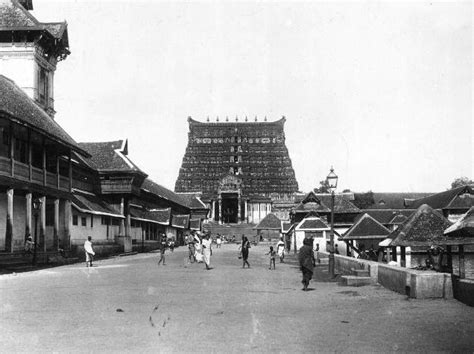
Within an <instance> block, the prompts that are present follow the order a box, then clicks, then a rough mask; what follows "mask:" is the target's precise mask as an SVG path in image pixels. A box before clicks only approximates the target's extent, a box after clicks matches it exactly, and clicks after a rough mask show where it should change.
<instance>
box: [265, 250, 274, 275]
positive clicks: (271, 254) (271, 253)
mask: <svg viewBox="0 0 474 354" xmlns="http://www.w3.org/2000/svg"><path fill="white" fill-rule="evenodd" d="M266 254H267V255H270V268H268V269H272V264H273V269H275V258H276V252H275V250H274V249H273V246H270V251H269V252H268V253H266Z"/></svg>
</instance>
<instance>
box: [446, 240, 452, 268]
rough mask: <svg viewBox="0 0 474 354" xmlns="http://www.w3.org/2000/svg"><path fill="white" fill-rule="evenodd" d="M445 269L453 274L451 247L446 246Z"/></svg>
mask: <svg viewBox="0 0 474 354" xmlns="http://www.w3.org/2000/svg"><path fill="white" fill-rule="evenodd" d="M446 257H447V267H448V269H449V272H450V273H452V272H453V252H452V247H451V246H446Z"/></svg>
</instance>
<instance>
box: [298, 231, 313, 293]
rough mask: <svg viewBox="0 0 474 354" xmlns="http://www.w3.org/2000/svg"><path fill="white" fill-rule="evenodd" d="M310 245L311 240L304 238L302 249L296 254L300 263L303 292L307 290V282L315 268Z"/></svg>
mask: <svg viewBox="0 0 474 354" xmlns="http://www.w3.org/2000/svg"><path fill="white" fill-rule="evenodd" d="M312 244H313V242H312V240H311V239H309V238H305V239H304V240H303V247H301V248H300V251H299V253H298V261H299V263H300V269H301V272H302V273H303V280H302V283H303V289H302V290H303V291H307V290H308V285H309V281H310V280H311V279H312V278H313V270H314V267H315V266H316V263H315V260H314V253H313V247H312Z"/></svg>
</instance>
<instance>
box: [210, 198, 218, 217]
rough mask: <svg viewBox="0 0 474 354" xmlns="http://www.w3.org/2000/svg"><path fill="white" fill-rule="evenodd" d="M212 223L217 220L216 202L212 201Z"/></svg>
mask: <svg viewBox="0 0 474 354" xmlns="http://www.w3.org/2000/svg"><path fill="white" fill-rule="evenodd" d="M209 218H210V219H211V220H212V221H215V220H216V201H215V200H212V201H211V215H210V217H209Z"/></svg>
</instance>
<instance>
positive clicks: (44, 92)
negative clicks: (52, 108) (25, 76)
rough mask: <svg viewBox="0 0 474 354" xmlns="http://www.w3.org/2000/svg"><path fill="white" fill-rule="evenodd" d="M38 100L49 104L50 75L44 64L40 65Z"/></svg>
mask: <svg viewBox="0 0 474 354" xmlns="http://www.w3.org/2000/svg"><path fill="white" fill-rule="evenodd" d="M37 85H38V101H39V102H40V103H41V104H43V105H45V106H46V105H47V104H48V98H49V77H48V71H47V70H46V69H45V68H43V67H42V66H39V67H38V83H37Z"/></svg>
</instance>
